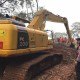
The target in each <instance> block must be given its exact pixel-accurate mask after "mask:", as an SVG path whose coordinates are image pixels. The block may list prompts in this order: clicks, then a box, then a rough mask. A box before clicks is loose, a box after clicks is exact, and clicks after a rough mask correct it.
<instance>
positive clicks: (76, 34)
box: [71, 22, 80, 37]
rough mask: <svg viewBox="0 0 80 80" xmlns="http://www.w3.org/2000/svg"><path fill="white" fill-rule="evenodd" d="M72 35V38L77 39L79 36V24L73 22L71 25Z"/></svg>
mask: <svg viewBox="0 0 80 80" xmlns="http://www.w3.org/2000/svg"><path fill="white" fill-rule="evenodd" d="M72 28H73V29H72V30H71V32H72V35H73V37H79V34H80V22H75V23H73V24H72Z"/></svg>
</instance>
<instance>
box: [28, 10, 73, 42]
mask: <svg viewBox="0 0 80 80" xmlns="http://www.w3.org/2000/svg"><path fill="white" fill-rule="evenodd" d="M45 21H51V22H57V23H64V25H65V28H66V31H67V34H68V37H69V39H70V42H72V39H71V34H70V31H69V26H68V20H67V18H65V17H61V16H59V15H55V14H53V13H51V12H49V11H47V10H40V11H38V12H37V13H35V16H34V18H33V20H32V21H31V22H30V24H29V26H28V27H29V28H33V29H37V30H44V28H45Z"/></svg>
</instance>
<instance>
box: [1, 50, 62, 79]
mask: <svg viewBox="0 0 80 80" xmlns="http://www.w3.org/2000/svg"><path fill="white" fill-rule="evenodd" d="M50 51H51V50H47V51H43V52H39V53H36V54H30V55H25V56H21V57H20V56H19V57H15V58H9V59H6V63H5V65H4V66H5V67H4V68H3V70H2V72H1V73H2V74H1V77H0V80H31V79H32V78H33V77H35V76H36V75H37V74H39V73H40V72H42V71H44V70H45V69H47V68H49V67H51V66H54V65H57V64H59V63H60V62H61V61H62V59H63V56H62V55H61V54H54V52H50Z"/></svg>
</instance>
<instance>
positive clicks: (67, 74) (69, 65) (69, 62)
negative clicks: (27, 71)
mask: <svg viewBox="0 0 80 80" xmlns="http://www.w3.org/2000/svg"><path fill="white" fill-rule="evenodd" d="M53 52H55V53H61V54H63V61H62V62H61V63H60V64H59V65H56V66H54V67H51V68H49V69H48V70H46V71H44V72H42V73H41V74H39V75H38V76H36V77H35V78H34V79H32V80H76V76H75V75H76V74H75V65H76V57H75V56H76V49H75V48H74V49H73V48H70V47H69V46H65V45H63V44H60V45H58V44H57V45H54V48H53Z"/></svg>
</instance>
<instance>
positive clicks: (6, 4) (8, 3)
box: [0, 0, 34, 20]
mask: <svg viewBox="0 0 80 80" xmlns="http://www.w3.org/2000/svg"><path fill="white" fill-rule="evenodd" d="M33 7H34V3H33V0H0V13H2V14H9V15H19V16H21V17H22V18H23V15H21V14H22V13H23V14H26V15H25V18H28V19H29V20H31V18H32V17H33V15H34V11H33Z"/></svg>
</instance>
